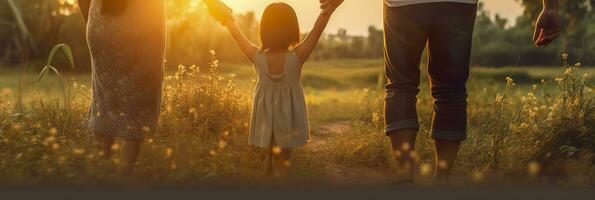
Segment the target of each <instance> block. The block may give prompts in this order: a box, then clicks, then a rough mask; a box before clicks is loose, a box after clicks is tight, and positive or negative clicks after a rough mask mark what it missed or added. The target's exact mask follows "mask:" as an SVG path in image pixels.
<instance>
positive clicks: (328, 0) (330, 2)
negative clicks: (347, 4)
mask: <svg viewBox="0 0 595 200" xmlns="http://www.w3.org/2000/svg"><path fill="white" fill-rule="evenodd" d="M343 1H344V0H320V9H321V10H322V11H321V13H322V14H332V13H333V12H335V10H336V9H337V8H338V7H339V6H340V5H341V4H342V3H343Z"/></svg>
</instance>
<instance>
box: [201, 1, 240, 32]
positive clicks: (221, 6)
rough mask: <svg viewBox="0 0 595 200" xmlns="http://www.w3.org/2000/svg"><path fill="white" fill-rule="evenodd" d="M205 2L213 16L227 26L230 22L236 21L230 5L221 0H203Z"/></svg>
mask: <svg viewBox="0 0 595 200" xmlns="http://www.w3.org/2000/svg"><path fill="white" fill-rule="evenodd" d="M203 2H204V3H205V5H206V6H207V8H208V9H209V13H210V14H211V16H212V17H213V18H215V20H217V21H219V22H220V23H221V24H223V25H225V26H227V25H229V23H232V22H234V21H235V19H234V17H233V10H232V9H231V8H230V7H229V6H227V5H225V3H223V2H221V1H219V0H203Z"/></svg>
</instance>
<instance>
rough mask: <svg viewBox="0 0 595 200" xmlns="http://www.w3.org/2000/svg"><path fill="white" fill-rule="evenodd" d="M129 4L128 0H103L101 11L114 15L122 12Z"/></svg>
mask: <svg viewBox="0 0 595 200" xmlns="http://www.w3.org/2000/svg"><path fill="white" fill-rule="evenodd" d="M94 1H97V0H94ZM127 6H128V0H101V13H102V14H112V15H117V14H121V13H123V12H124V11H125V10H126V7H127Z"/></svg>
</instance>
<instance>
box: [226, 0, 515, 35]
mask: <svg viewBox="0 0 595 200" xmlns="http://www.w3.org/2000/svg"><path fill="white" fill-rule="evenodd" d="M222 1H224V2H225V3H227V4H228V5H229V6H230V7H232V8H233V9H234V10H235V11H236V12H247V11H252V10H253V11H255V12H256V14H257V16H258V17H260V14H261V13H262V11H263V10H264V8H265V7H266V5H268V4H269V3H273V2H286V3H288V4H290V5H292V6H293V7H294V9H295V10H296V12H297V14H298V18H299V20H300V25H301V27H302V30H303V31H306V30H308V29H310V28H311V27H312V25H313V24H314V22H315V21H316V17H317V16H318V12H319V10H318V0H222ZM480 1H482V2H483V3H484V4H485V8H486V10H488V11H489V12H490V14H492V15H494V14H496V13H498V14H500V15H501V16H504V17H506V18H508V19H509V21H514V19H516V17H518V16H519V15H521V14H522V12H523V9H522V7H521V6H520V4H519V3H518V2H516V0H480ZM382 5H383V0H345V2H344V3H343V5H342V6H341V7H340V8H339V9H338V10H337V11H336V12H335V15H334V16H333V18H332V19H331V22H330V23H329V25H328V28H327V32H336V31H337V30H338V29H339V28H345V29H347V33H348V34H351V35H366V34H367V31H368V27H369V26H370V25H375V26H377V27H381V26H382Z"/></svg>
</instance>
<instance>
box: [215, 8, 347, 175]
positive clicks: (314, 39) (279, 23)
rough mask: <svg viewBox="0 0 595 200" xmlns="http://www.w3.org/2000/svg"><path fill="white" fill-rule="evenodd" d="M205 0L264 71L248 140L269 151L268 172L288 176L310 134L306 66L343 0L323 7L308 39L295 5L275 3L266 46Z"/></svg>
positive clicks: (268, 12)
mask: <svg viewBox="0 0 595 200" xmlns="http://www.w3.org/2000/svg"><path fill="white" fill-rule="evenodd" d="M340 2H342V1H340ZM205 3H206V4H207V6H208V7H209V10H210V12H211V14H212V16H213V17H215V18H216V19H217V20H219V21H220V22H221V23H222V24H223V25H224V26H226V27H227V29H228V30H229V32H230V33H231V35H232V36H233V38H234V39H235V41H236V42H237V44H238V45H239V47H240V49H241V50H242V52H243V53H244V55H245V56H246V57H247V58H248V59H249V60H250V61H251V62H252V63H253V64H254V67H255V69H256V74H257V75H258V82H257V84H256V88H255V90H254V107H253V110H252V119H251V122H250V137H249V142H248V143H249V144H250V145H253V146H256V147H261V148H264V149H265V150H266V151H267V159H266V166H267V167H266V171H267V174H268V175H274V176H275V177H282V176H286V175H287V174H288V168H289V158H290V154H291V150H292V149H293V148H295V147H300V146H304V145H305V144H306V143H307V142H308V139H309V125H308V112H307V109H306V101H305V99H304V91H303V89H302V84H301V74H302V66H303V65H304V62H306V60H307V59H308V57H309V56H310V54H311V53H312V51H313V50H314V48H315V47H316V44H317V43H318V40H319V39H320V37H321V35H322V32H323V31H324V29H325V28H326V25H327V23H328V21H329V19H330V17H331V15H332V13H333V12H334V10H335V9H336V8H337V7H338V6H339V5H340V3H337V4H336V5H333V6H330V7H327V8H325V9H323V10H322V11H321V12H320V15H319V16H318V19H317V20H316V23H315V25H314V28H313V29H312V31H310V33H309V34H308V36H307V37H306V38H305V40H304V41H300V40H301V39H300V28H299V24H298V19H297V16H296V13H295V11H294V10H293V8H292V7H291V6H289V5H288V4H285V3H273V4H270V5H269V6H267V8H266V9H265V11H264V13H263V14H262V19H261V21H260V23H261V24H260V39H261V41H262V46H261V47H257V46H256V45H254V44H253V43H252V42H250V41H249V40H248V39H247V38H246V37H245V36H244V34H243V33H242V32H241V31H240V29H239V28H238V25H237V24H236V23H235V20H234V18H233V16H232V15H231V9H229V8H228V7H227V6H226V5H225V4H223V3H222V2H220V1H217V0H207V1H205Z"/></svg>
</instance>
